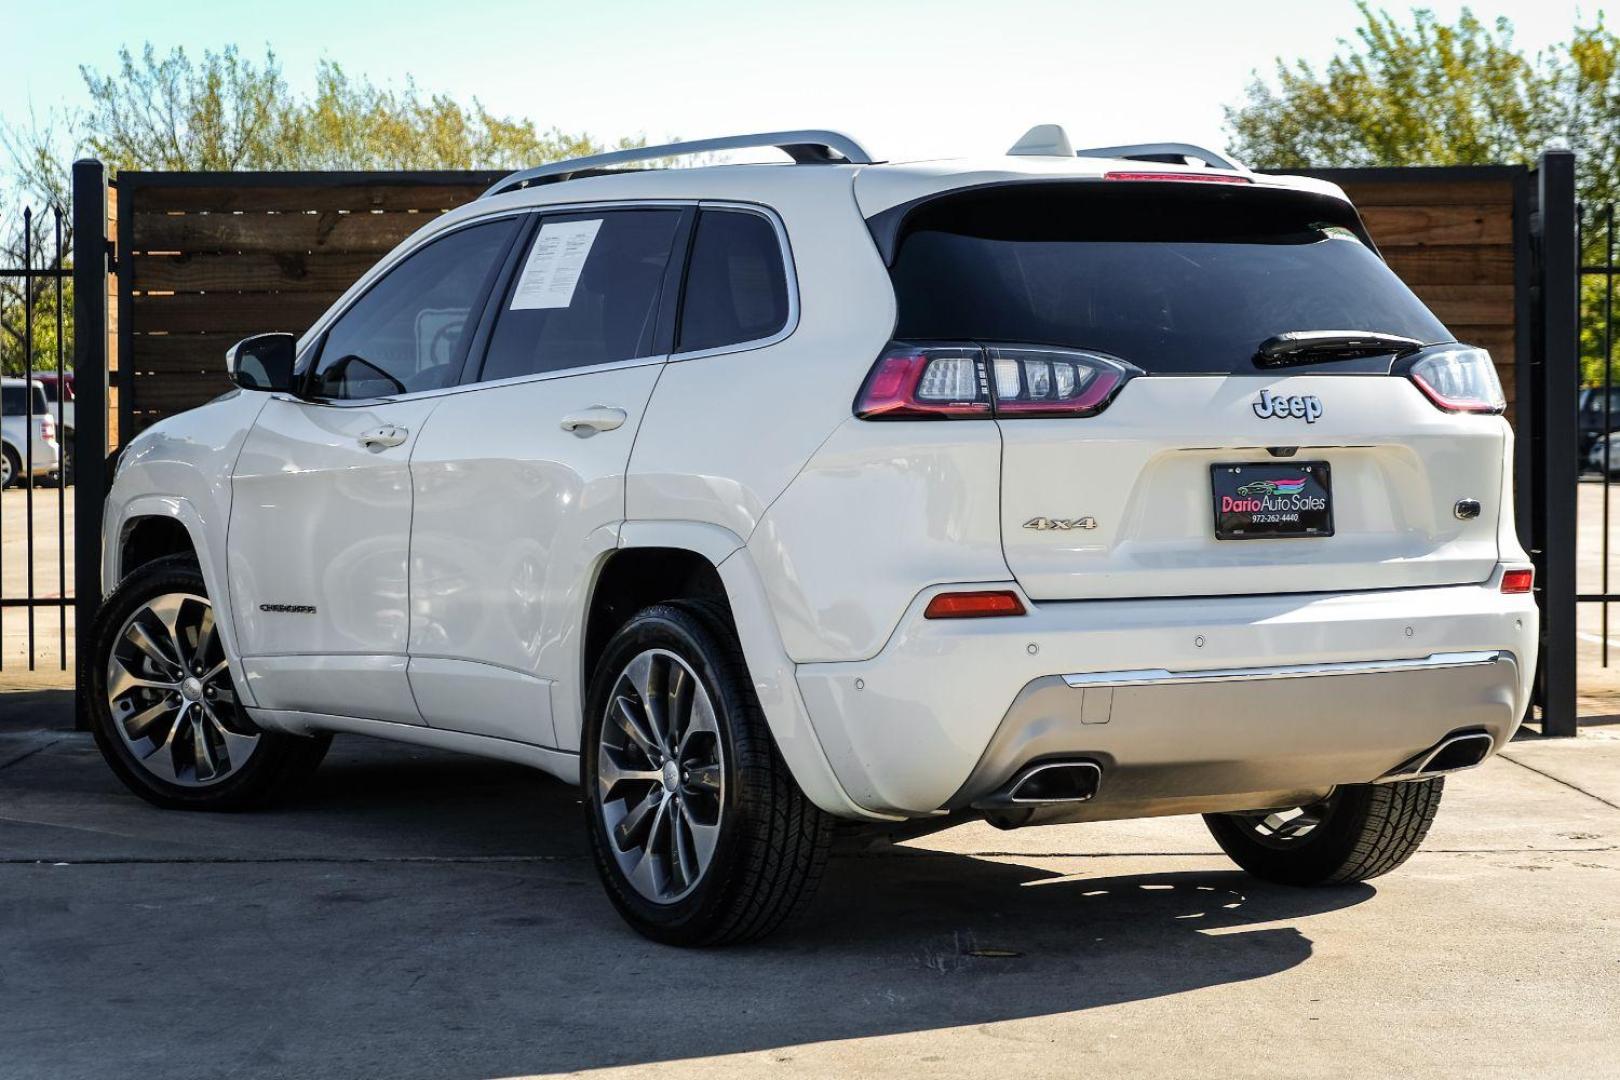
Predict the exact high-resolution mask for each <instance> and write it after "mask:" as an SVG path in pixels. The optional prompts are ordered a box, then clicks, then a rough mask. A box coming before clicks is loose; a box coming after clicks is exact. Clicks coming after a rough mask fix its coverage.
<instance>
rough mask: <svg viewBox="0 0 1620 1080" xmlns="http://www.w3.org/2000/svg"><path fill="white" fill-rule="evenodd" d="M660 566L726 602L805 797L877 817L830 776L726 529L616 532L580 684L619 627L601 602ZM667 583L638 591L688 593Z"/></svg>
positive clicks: (757, 592)
mask: <svg viewBox="0 0 1620 1080" xmlns="http://www.w3.org/2000/svg"><path fill="white" fill-rule="evenodd" d="M660 566H663V567H668V568H671V569H674V570H678V571H679V572H680V575H681V577H680V581H681V582H682V583H683V584H686V583H690V584H693V585H696V586H697V588H699V589H700V590H702V591H699V592H697V593H695V594H692V595H698V596H708V597H709V598H711V599H715V600H719V601H722V602H723V603H724V604H725V606H726V609H727V611H728V612H729V613H730V615H731V619H732V623H733V626H734V628H735V629H736V631H737V638H738V641H739V642H740V643H741V645H742V651H743V658H744V660H745V661H746V662H747V664H748V672H749V679H750V681H751V682H752V683H753V686H754V692H755V694H756V695H757V697H758V698H759V703H760V706H761V708H762V709H763V710H764V713H765V719H766V722H767V723H768V724H769V725H770V729H771V735H772V737H773V738H774V739H775V741H776V745H777V749H778V750H780V752H781V754H782V758H783V760H784V761H785V762H786V763H787V766H788V769H789V771H791V772H792V773H793V777H794V779H795V780H796V781H797V782H798V784H799V786H800V787H801V788H802V789H803V790H804V793H805V795H807V796H808V797H809V798H810V800H811V801H812V802H814V803H815V804H816V805H817V806H819V807H820V808H821V809H823V810H825V811H827V812H828V813H831V814H836V815H838V816H840V817H846V818H864V819H880V820H882V819H883V818H882V817H881V816H880V815H876V814H873V813H871V812H870V811H868V810H865V809H863V808H862V807H860V806H858V805H856V803H855V802H854V800H852V799H851V798H850V797H849V795H848V793H847V792H845V791H844V788H843V785H842V784H840V783H839V781H838V778H837V777H836V776H835V775H834V773H833V770H832V766H831V764H830V763H829V762H828V760H827V756H826V754H825V753H824V752H823V751H822V748H821V742H820V740H819V739H817V738H816V734H815V730H814V729H813V727H812V726H811V723H810V717H809V713H808V711H807V710H806V709H805V705H804V700H803V698H802V697H800V695H799V686H798V681H797V679H796V678H795V668H794V664H793V662H792V661H791V660H789V659H788V656H787V652H786V650H785V649H784V647H783V645H782V639H781V635H780V634H779V632H778V631H777V628H776V621H775V619H774V618H773V617H772V615H771V611H770V606H769V603H768V601H767V599H766V595H765V586H764V582H763V580H762V579H761V577H760V574H759V570H758V568H757V567H755V566H754V562H753V559H752V557H751V556H750V555H749V553H748V550H747V548H746V547H745V546H744V545H743V542H742V539H741V538H740V537H738V536H737V535H736V534H735V533H733V532H731V531H730V530H729V529H725V528H723V527H721V526H718V525H711V524H706V523H702V522H676V521H663V522H627V523H626V524H625V526H624V527H623V528H622V529H621V530H620V537H619V544H618V547H617V548H616V549H615V550H614V551H612V552H610V553H608V555H607V556H606V557H605V558H604V559H603V560H602V563H601V564H600V566H599V569H598V573H597V575H596V578H595V580H594V582H593V583H592V588H591V594H590V596H589V598H588V599H587V601H586V605H585V630H584V633H583V635H582V649H581V665H580V674H581V679H580V683H579V685H580V686H582V687H583V686H585V685H587V684H588V681H589V677H590V673H591V665H592V663H593V662H594V657H595V656H596V655H600V647H601V645H605V644H606V641H607V639H608V638H610V637H611V636H612V632H613V630H614V629H617V627H618V626H620V625H623V622H622V619H621V620H620V621H617V622H614V621H613V619H612V618H611V617H609V618H606V619H605V620H602V621H598V618H597V609H598V603H599V600H600V601H602V602H604V604H605V603H606V602H608V601H613V602H617V603H618V604H619V605H620V610H621V611H622V608H623V606H624V605H625V603H626V598H627V597H628V596H631V595H633V593H627V592H624V591H620V592H617V593H615V592H613V591H611V590H615V589H621V590H622V589H623V584H624V583H625V582H626V581H631V580H633V579H634V577H635V575H636V574H637V573H645V572H647V570H648V569H649V568H657V567H660ZM671 584H674V582H673V581H660V582H655V584H654V587H652V588H651V589H649V590H648V592H646V593H644V594H642V595H646V596H652V595H654V594H658V593H662V594H665V595H658V596H655V598H653V599H650V600H647V601H646V603H658V602H660V601H663V600H672V599H678V598H681V597H682V596H684V595H687V594H684V593H679V592H675V591H672V590H671V589H670V588H669V586H670V585H671ZM604 589H606V590H608V591H606V592H604ZM639 606H646V604H645V603H643V604H641V605H639ZM629 614H634V611H631V612H630V613H629ZM628 617H629V615H628V614H626V615H623V618H628ZM606 623H612V628H611V629H608V630H607V631H606V633H605V634H602V626H603V625H605V624H606ZM593 630H594V631H595V633H597V634H599V635H601V636H600V643H599V644H597V649H598V651H597V652H596V653H594V654H593V653H592V652H591V645H592V642H593ZM581 696H582V698H583V695H581Z"/></svg>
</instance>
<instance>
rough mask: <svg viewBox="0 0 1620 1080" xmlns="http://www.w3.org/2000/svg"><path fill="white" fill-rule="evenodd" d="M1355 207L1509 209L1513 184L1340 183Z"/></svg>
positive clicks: (1486, 181)
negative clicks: (1492, 206)
mask: <svg viewBox="0 0 1620 1080" xmlns="http://www.w3.org/2000/svg"><path fill="white" fill-rule="evenodd" d="M1339 186H1340V187H1342V188H1344V193H1345V194H1346V195H1348V196H1350V201H1351V202H1353V203H1355V204H1356V205H1357V206H1484V205H1503V206H1508V207H1511V206H1512V205H1513V181H1512V180H1508V179H1502V180H1362V181H1349V182H1345V183H1341V184H1340V185H1339Z"/></svg>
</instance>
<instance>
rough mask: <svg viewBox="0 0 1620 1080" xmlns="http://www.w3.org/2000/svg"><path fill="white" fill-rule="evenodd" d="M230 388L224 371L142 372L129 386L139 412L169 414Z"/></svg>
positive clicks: (133, 402)
mask: <svg viewBox="0 0 1620 1080" xmlns="http://www.w3.org/2000/svg"><path fill="white" fill-rule="evenodd" d="M230 388H231V381H230V380H229V379H228V378H226V377H225V373H224V371H220V372H218V373H217V374H209V375H192V374H173V375H149V374H142V375H139V376H137V377H136V379H135V381H134V382H133V383H132V384H131V385H130V400H131V403H132V406H133V408H134V409H135V411H136V412H138V413H152V412H158V413H162V414H163V415H165V416H167V415H171V414H173V413H177V412H180V411H182V410H184V409H193V408H196V407H197V406H198V405H201V404H203V403H204V402H208V401H212V400H214V398H217V397H218V396H219V395H221V394H223V393H225V392H226V391H227V390H229V389H230Z"/></svg>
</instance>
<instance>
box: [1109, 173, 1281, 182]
mask: <svg viewBox="0 0 1620 1080" xmlns="http://www.w3.org/2000/svg"><path fill="white" fill-rule="evenodd" d="M1103 179H1104V180H1133V181H1147V182H1148V183H1158V182H1160V181H1164V182H1167V183H1171V184H1252V183H1254V181H1253V180H1250V179H1249V178H1248V177H1247V176H1240V175H1238V174H1237V173H1225V172H1111V173H1104V174H1103Z"/></svg>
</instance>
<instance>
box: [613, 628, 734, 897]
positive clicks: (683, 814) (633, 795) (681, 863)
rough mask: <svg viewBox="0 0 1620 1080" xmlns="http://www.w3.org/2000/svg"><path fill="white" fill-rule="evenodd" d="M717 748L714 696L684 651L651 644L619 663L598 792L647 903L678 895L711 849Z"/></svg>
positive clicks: (721, 786)
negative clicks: (682, 655)
mask: <svg viewBox="0 0 1620 1080" xmlns="http://www.w3.org/2000/svg"><path fill="white" fill-rule="evenodd" d="M724 755H725V750H724V747H723V746H722V743H721V739H720V726H719V722H718V720H717V718H716V716H715V712H714V703H713V702H712V701H711V700H710V698H709V693H708V691H707V690H705V689H704V687H703V682H702V680H700V679H699V678H698V677H697V673H696V672H694V671H693V670H692V668H691V666H690V665H688V664H687V662H686V661H685V660H683V659H681V658H680V657H679V656H677V655H676V654H674V653H672V652H669V651H668V650H665V649H649V650H647V651H645V652H642V653H640V654H638V655H637V656H636V657H635V658H633V659H632V660H631V661H630V662H629V663H628V664H626V665H625V667H624V669H623V671H622V672H621V673H620V674H619V677H618V679H617V680H616V682H615V683H614V687H613V692H612V693H611V694H610V695H609V696H608V704H607V714H606V715H605V716H604V717H603V720H602V728H601V735H600V737H599V740H598V744H597V759H596V760H597V766H596V774H597V775H596V783H597V792H598V798H597V802H598V805H599V807H600V813H601V815H602V822H603V824H604V825H605V826H606V827H607V836H608V846H609V847H610V848H611V849H612V852H613V857H614V860H615V861H616V862H617V863H618V866H619V869H620V870H621V871H623V872H624V876H625V877H626V878H627V879H628V880H629V882H630V884H631V886H632V887H633V888H634V889H635V890H636V892H638V893H640V894H641V895H642V896H643V897H645V898H646V899H648V900H651V901H652V902H653V903H656V904H672V903H675V902H676V901H678V900H680V899H681V898H683V897H685V896H686V895H687V894H688V893H690V892H691V891H692V890H693V889H694V888H696V887H697V885H698V883H699V882H700V881H702V880H703V874H704V872H705V871H706V870H707V869H708V867H709V864H710V863H711V862H712V861H713V859H714V851H715V846H716V844H717V843H718V842H719V839H720V829H721V824H722V821H721V818H722V811H723V807H724V805H725V756H724Z"/></svg>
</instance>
